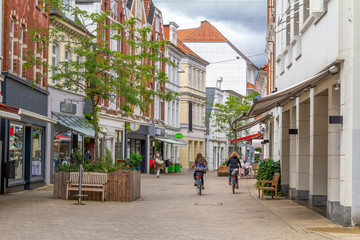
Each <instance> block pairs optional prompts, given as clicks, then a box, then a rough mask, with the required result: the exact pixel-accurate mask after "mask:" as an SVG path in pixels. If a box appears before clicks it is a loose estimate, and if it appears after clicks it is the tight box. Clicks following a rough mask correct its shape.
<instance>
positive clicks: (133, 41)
mask: <svg viewBox="0 0 360 240" xmlns="http://www.w3.org/2000/svg"><path fill="white" fill-rule="evenodd" d="M47 4H48V6H49V8H50V9H52V10H53V11H55V12H58V13H60V14H59V15H61V14H62V13H64V12H68V13H71V15H73V16H75V20H74V21H75V23H76V24H77V25H78V26H82V27H83V28H84V31H85V32H86V34H73V33H71V32H70V31H69V30H68V29H67V28H65V27H62V26H61V25H59V27H56V28H48V29H33V31H32V32H33V34H32V36H33V37H32V40H33V41H35V42H41V43H42V44H40V45H42V46H51V45H52V44H56V43H59V42H62V43H66V48H67V50H68V52H69V53H71V54H72V55H73V59H65V60H62V61H61V60H60V62H58V63H57V64H56V65H51V63H50V62H49V63H47V62H41V61H40V60H39V59H38V58H36V56H35V57H34V56H33V55H34V54H33V52H29V54H27V64H26V67H32V66H34V65H35V64H36V65H44V66H45V67H46V68H47V69H49V72H52V76H51V78H52V81H53V82H54V81H55V82H56V85H55V86H56V87H58V88H59V89H66V90H70V91H73V92H81V93H83V94H84V95H85V98H86V99H89V100H90V102H91V105H92V116H91V118H92V119H91V120H92V122H93V124H94V128H95V154H94V155H95V156H94V157H95V159H98V158H99V156H98V153H99V130H100V129H99V121H98V111H99V109H98V104H99V101H101V100H103V99H108V100H109V101H116V98H118V99H117V100H118V103H119V109H120V110H121V111H122V113H123V114H124V115H127V114H129V113H132V112H133V111H134V110H135V109H139V110H140V111H141V112H142V113H143V114H144V115H150V116H151V113H150V112H149V109H150V108H149V106H150V104H151V103H152V102H153V99H154V98H155V97H158V98H160V99H163V100H165V101H168V100H171V99H172V98H173V94H172V93H171V92H165V91H164V90H162V89H164V88H162V89H157V90H153V89H152V88H151V85H152V84H154V83H155V82H156V81H157V82H159V83H160V85H161V86H164V84H165V82H166V81H167V76H166V74H165V72H164V71H163V68H162V66H163V64H165V63H167V64H172V65H173V63H172V62H171V61H170V60H169V59H168V58H166V57H164V49H165V48H166V46H167V45H168V42H167V41H166V40H164V41H152V40H151V38H150V37H149V35H150V33H151V31H152V29H151V28H149V27H148V28H143V27H138V23H137V20H136V19H130V20H128V21H124V22H122V23H118V22H114V21H110V19H109V14H110V13H109V12H105V11H100V12H96V13H89V12H87V11H83V10H81V9H79V8H78V7H72V6H64V1H63V0H48V2H47ZM62 16H63V15H62ZM61 20H62V21H65V22H68V21H69V20H68V19H67V18H65V17H63V18H62V19H61ZM41 31H42V32H48V33H49V34H46V36H48V37H41V38H40V37H37V36H39V32H41ZM109 38H110V39H111V40H116V41H121V42H123V43H126V44H127V45H128V46H129V49H131V50H130V52H129V53H123V52H118V51H114V50H112V49H111V47H110V45H109ZM49 50H51V48H49Z"/></svg>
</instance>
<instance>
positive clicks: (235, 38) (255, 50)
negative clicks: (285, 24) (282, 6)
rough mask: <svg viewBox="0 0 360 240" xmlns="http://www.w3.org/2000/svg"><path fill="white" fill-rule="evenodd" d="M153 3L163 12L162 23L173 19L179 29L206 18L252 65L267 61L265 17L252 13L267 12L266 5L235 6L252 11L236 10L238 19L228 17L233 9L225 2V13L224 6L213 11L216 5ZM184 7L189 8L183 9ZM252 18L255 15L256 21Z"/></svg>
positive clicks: (193, 25) (193, 26) (259, 64)
mask: <svg viewBox="0 0 360 240" xmlns="http://www.w3.org/2000/svg"><path fill="white" fill-rule="evenodd" d="M180 1H181V0H180ZM194 1H198V0H194ZM209 1H211V0H209ZM254 1H255V0H254ZM155 4H156V7H157V8H159V9H160V11H161V12H162V15H163V19H164V24H168V23H169V22H170V21H173V22H176V23H177V24H178V25H179V29H187V28H197V27H199V26H200V24H201V21H203V20H208V21H209V22H210V23H211V24H212V25H214V26H215V27H216V28H217V29H218V30H219V31H220V32H221V33H222V34H223V35H224V36H225V37H226V38H227V39H228V40H229V41H230V42H231V43H233V44H234V45H235V46H236V47H237V48H238V49H239V50H240V51H241V52H242V53H243V54H245V55H246V56H247V57H248V58H249V59H250V60H251V61H252V62H253V63H254V64H255V65H257V66H258V67H261V66H262V65H264V64H265V63H266V60H265V53H264V51H265V44H266V41H265V35H266V17H265V18H264V17H255V18H254V17H251V16H252V15H256V14H258V15H261V14H262V16H264V15H266V4H265V9H262V8H260V9H259V7H260V6H262V5H261V4H257V5H256V4H252V5H251V6H249V8H246V9H242V8H240V9H239V8H238V7H237V8H236V9H237V10H238V11H239V12H246V11H250V10H252V12H251V11H250V12H251V13H247V15H245V14H244V15H242V16H241V14H238V16H237V19H240V20H234V19H235V18H231V17H230V15H231V14H232V12H234V9H232V8H231V7H230V5H225V7H226V6H227V11H228V12H229V14H228V15H226V14H225V13H222V12H224V11H225V10H222V9H218V10H219V11H216V9H214V8H215V6H206V7H205V8H201V7H196V6H197V5H195V4H188V5H190V6H185V5H184V6H183V7H181V8H180V7H179V8H176V7H174V5H178V4H166V5H165V3H161V4H159V3H157V2H156V1H155ZM249 5H250V4H249ZM187 9H188V10H189V12H186V10H187ZM262 12H265V13H262ZM215 13H217V14H215ZM220 13H221V14H222V15H221V14H220ZM233 17H235V16H233ZM254 19H256V21H255V20H254ZM254 26H256V27H254ZM254 55H256V56H254Z"/></svg>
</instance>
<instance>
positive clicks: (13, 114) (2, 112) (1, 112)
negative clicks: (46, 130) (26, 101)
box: [0, 103, 57, 124]
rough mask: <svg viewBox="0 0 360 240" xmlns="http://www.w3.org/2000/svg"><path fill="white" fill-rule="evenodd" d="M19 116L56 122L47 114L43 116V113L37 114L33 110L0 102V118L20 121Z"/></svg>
mask: <svg viewBox="0 0 360 240" xmlns="http://www.w3.org/2000/svg"><path fill="white" fill-rule="evenodd" d="M21 116H24V117H29V118H34V119H38V120H41V121H44V122H49V123H53V124H56V123H57V122H56V120H55V119H52V118H49V117H47V116H44V115H41V114H38V113H35V112H31V111H29V110H25V109H22V108H15V107H10V106H7V105H5V104H3V103H1V104H0V117H1V118H6V119H10V120H16V121H21Z"/></svg>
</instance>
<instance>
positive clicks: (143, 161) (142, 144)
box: [140, 140, 148, 173]
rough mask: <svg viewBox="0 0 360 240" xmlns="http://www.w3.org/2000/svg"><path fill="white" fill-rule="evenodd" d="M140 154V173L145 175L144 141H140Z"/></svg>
mask: <svg viewBox="0 0 360 240" xmlns="http://www.w3.org/2000/svg"><path fill="white" fill-rule="evenodd" d="M140 154H141V155H142V156H144V158H143V160H142V162H141V167H140V171H141V172H142V173H147V166H146V165H147V164H146V163H147V161H148V159H147V158H146V155H147V154H146V144H145V140H141V143H140Z"/></svg>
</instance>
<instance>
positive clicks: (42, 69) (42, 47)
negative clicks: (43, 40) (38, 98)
mask: <svg viewBox="0 0 360 240" xmlns="http://www.w3.org/2000/svg"><path fill="white" fill-rule="evenodd" d="M44 48H45V45H44V44H42V45H41V65H40V72H41V75H40V83H39V86H40V87H42V86H43V83H44V64H43V61H44V51H45V50H44Z"/></svg>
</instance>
